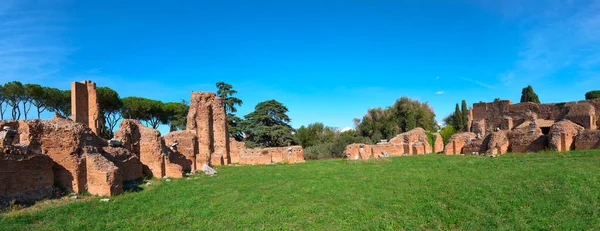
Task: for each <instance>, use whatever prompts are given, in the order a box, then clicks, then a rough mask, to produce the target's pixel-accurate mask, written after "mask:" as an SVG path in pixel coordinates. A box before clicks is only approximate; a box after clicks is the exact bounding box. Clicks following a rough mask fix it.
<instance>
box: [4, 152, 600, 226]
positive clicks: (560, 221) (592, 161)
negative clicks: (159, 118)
mask: <svg viewBox="0 0 600 231" xmlns="http://www.w3.org/2000/svg"><path fill="white" fill-rule="evenodd" d="M217 171H219V176H217V177H209V176H194V177H191V178H190V179H181V180H173V181H172V182H165V181H164V180H153V181H152V182H153V184H152V185H150V186H145V185H144V186H143V188H144V190H143V191H140V192H135V193H126V194H123V195H120V196H117V197H113V198H111V202H108V203H106V202H100V198H97V197H92V198H87V199H82V200H77V201H74V202H69V203H65V202H64V201H65V200H59V201H55V202H53V201H47V202H44V203H41V204H43V205H38V206H34V207H32V208H28V209H24V210H21V211H16V212H10V213H4V214H2V215H0V230H13V229H21V230H25V229H27V230H46V229H48V230H65V229H66V230H106V229H111V230H115V229H119V230H121V229H123V230H140V229H152V230H154V229H166V230H188V229H191V230H208V229H218V230H223V229H227V230H231V229H243V230H246V229H248V230H256V229H300V230H314V229H318V230H349V229H352V230H355V229H361V230H372V229H411V230H414V229H461V230H463V229H475V230H487V229H554V230H557V229H560V230H565V229H568V230H589V229H600V150H595V151H577V152H567V153H551V152H548V153H538V154H508V155H504V156H501V157H497V158H489V157H475V156H443V155H424V156H409V157H397V158H391V159H383V160H369V161H360V162H355V161H347V160H323V161H309V162H307V163H305V164H297V165H270V166H244V167H220V168H217Z"/></svg>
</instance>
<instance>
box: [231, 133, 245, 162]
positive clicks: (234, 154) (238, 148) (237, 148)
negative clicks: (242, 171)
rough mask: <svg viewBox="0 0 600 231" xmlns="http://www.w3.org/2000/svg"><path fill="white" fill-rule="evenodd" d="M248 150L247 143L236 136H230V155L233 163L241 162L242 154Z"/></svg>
mask: <svg viewBox="0 0 600 231" xmlns="http://www.w3.org/2000/svg"><path fill="white" fill-rule="evenodd" d="M245 150H246V143H244V142H239V141H237V140H235V139H234V138H229V151H230V153H229V155H230V158H231V164H239V163H240V154H241V153H242V152H243V151H245Z"/></svg>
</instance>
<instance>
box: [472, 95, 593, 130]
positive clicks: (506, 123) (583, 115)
mask: <svg viewBox="0 0 600 231" xmlns="http://www.w3.org/2000/svg"><path fill="white" fill-rule="evenodd" d="M472 110H473V112H472V116H471V113H469V115H470V116H469V118H468V120H469V121H470V122H469V123H470V124H469V128H470V130H469V131H473V132H479V131H480V130H481V126H479V127H476V126H475V123H479V124H481V122H480V121H484V124H485V126H484V128H485V130H486V131H488V132H490V131H494V130H495V129H496V128H500V129H503V130H511V129H512V128H513V127H514V126H513V124H515V125H518V124H522V123H524V122H527V121H529V119H528V118H527V114H535V115H536V116H537V117H538V118H539V119H543V120H554V121H559V120H563V119H568V120H571V121H573V122H575V123H577V124H579V125H581V126H583V127H584V128H585V129H591V130H594V129H596V128H597V127H598V126H599V125H600V121H598V118H597V115H599V113H600V100H597V99H596V100H586V101H579V102H567V103H550V104H536V103H531V102H526V103H519V104H512V102H511V101H510V100H500V101H495V102H489V103H483V102H482V103H476V104H473V109H472ZM476 128H477V131H476V130H474V129H476Z"/></svg>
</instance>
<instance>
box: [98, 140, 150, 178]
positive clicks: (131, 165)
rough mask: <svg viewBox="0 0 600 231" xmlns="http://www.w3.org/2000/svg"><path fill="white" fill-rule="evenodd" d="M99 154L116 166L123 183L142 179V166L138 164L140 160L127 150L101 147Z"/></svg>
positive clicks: (140, 163)
mask: <svg viewBox="0 0 600 231" xmlns="http://www.w3.org/2000/svg"><path fill="white" fill-rule="evenodd" d="M100 154H102V156H104V158H106V159H108V160H109V161H111V162H112V163H113V164H114V165H115V166H117V168H118V171H119V174H120V175H121V177H122V179H123V181H132V180H138V179H140V178H143V177H144V174H143V172H144V166H143V165H142V162H140V158H138V157H137V156H136V155H135V154H133V153H131V152H130V151H129V150H127V149H125V148H117V147H103V148H102V149H101V153H100Z"/></svg>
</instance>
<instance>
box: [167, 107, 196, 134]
mask: <svg viewBox="0 0 600 231" xmlns="http://www.w3.org/2000/svg"><path fill="white" fill-rule="evenodd" d="M184 102H185V101H183V102H169V103H165V104H164V112H165V114H166V116H167V122H168V124H169V129H170V131H177V130H183V129H185V126H186V123H187V114H188V111H189V110H190V106H188V105H187V104H185V103H184Z"/></svg>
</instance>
